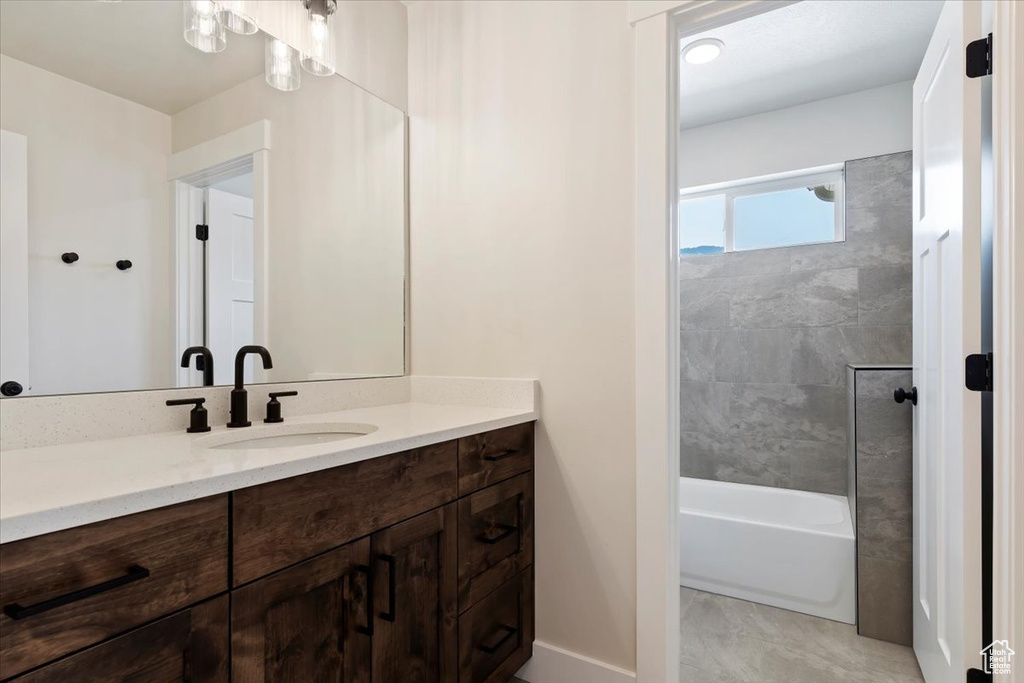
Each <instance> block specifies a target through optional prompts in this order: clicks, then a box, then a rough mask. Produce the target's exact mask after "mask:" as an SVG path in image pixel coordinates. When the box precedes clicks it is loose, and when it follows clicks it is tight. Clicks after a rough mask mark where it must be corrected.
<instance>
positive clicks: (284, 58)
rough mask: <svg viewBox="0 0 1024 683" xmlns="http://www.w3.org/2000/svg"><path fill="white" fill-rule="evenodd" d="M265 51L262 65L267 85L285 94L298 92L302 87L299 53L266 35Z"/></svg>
mask: <svg viewBox="0 0 1024 683" xmlns="http://www.w3.org/2000/svg"><path fill="white" fill-rule="evenodd" d="M265 50H266V51H265V53H264V54H265V57H264V63H263V65H264V75H265V76H266V79H267V85H269V86H271V87H272V88H277V89H278V90H283V91H285V92H290V91H292V90H298V89H299V86H300V85H302V69H300V68H299V51H298V50H296V49H295V48H293V47H292V46H291V45H289V44H288V43H286V42H284V41H283V40H278V39H277V38H275V37H273V36H272V35H270V34H267V42H266V48H265Z"/></svg>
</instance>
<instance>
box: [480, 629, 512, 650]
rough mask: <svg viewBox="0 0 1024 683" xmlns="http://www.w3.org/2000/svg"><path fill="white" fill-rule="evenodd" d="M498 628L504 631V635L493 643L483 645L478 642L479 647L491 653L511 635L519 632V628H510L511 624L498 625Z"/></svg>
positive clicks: (498, 648) (499, 647)
mask: <svg viewBox="0 0 1024 683" xmlns="http://www.w3.org/2000/svg"><path fill="white" fill-rule="evenodd" d="M498 630H499V631H504V632H505V635H503V636H502V637H501V638H499V639H498V642H496V643H495V644H494V645H484V644H483V643H481V644H480V649H481V650H483V651H484V652H486V653H487V654H489V655H493V654H494V653H495V652H497V651H498V650H500V649H501V646H502V645H504V644H505V643H507V642H508V641H509V639H510V638H511V637H512V636H514V635H515V634H517V633H519V629H517V628H512V627H511V626H499V627H498Z"/></svg>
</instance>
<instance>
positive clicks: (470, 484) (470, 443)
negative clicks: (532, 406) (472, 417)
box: [459, 422, 533, 496]
mask: <svg viewBox="0 0 1024 683" xmlns="http://www.w3.org/2000/svg"><path fill="white" fill-rule="evenodd" d="M532 469H533V423H532V422H527V423H526V424H521V425H515V426H513V427H506V428H505V429H496V430H494V431H492V432H486V433H484V434H476V435H474V436H467V437H465V438H462V439H459V495H460V496H462V495H465V494H467V493H472V492H473V491H476V490H477V489H482V488H484V487H485V486H489V485H490V484H494V483H496V482H499V481H502V480H504V479H508V478H509V477H514V476H515V475H517V474H522V473H523V472H528V471H529V470H532Z"/></svg>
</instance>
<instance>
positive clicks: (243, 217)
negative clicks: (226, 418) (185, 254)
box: [206, 188, 255, 384]
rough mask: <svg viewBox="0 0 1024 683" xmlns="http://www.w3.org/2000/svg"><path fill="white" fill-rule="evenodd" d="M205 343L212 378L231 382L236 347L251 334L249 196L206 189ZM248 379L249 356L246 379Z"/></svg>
mask: <svg viewBox="0 0 1024 683" xmlns="http://www.w3.org/2000/svg"><path fill="white" fill-rule="evenodd" d="M206 223H207V225H209V226H210V238H209V240H208V241H207V244H206V246H207V287H206V296H207V308H206V316H207V319H206V330H207V342H208V343H207V346H209V348H210V351H211V352H213V357H214V359H215V361H216V362H215V363H214V382H215V383H216V384H231V383H233V382H234V372H235V371H234V363H235V352H236V351H238V349H239V347H241V346H245V345H246V344H252V343H253V339H254V326H253V320H254V303H253V293H254V289H253V273H254V270H255V268H254V262H253V222H252V199H249V198H248V197H242V196H240V195H237V194H231V193H230V192H224V191H223V190H217V189H213V188H210V189H209V190H208V191H207V214H206ZM252 379H253V365H252V358H251V357H250V358H248V359H247V360H246V366H245V381H246V382H247V383H248V382H251V381H252Z"/></svg>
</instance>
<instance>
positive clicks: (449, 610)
mask: <svg viewBox="0 0 1024 683" xmlns="http://www.w3.org/2000/svg"><path fill="white" fill-rule="evenodd" d="M373 559H374V563H375V567H374V601H375V612H376V613H377V618H376V619H375V621H374V634H373V681H374V683H390V682H391V681H402V682H403V683H432V682H433V681H446V682H447V681H451V682H453V683H454V681H455V680H456V679H457V677H458V673H457V661H458V643H457V640H456V638H457V629H458V624H457V618H458V615H457V598H456V589H457V585H456V582H457V577H458V567H457V562H458V540H457V536H456V508H455V503H449V504H448V505H446V506H444V507H442V508H437V509H436V510H432V511H430V512H427V513H425V514H422V515H420V516H418V517H413V518H412V519H410V520H408V521H406V522H402V523H401V524H396V525H395V526H393V527H390V528H388V529H385V530H383V531H379V532H377V533H376V534H374V535H373Z"/></svg>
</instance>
